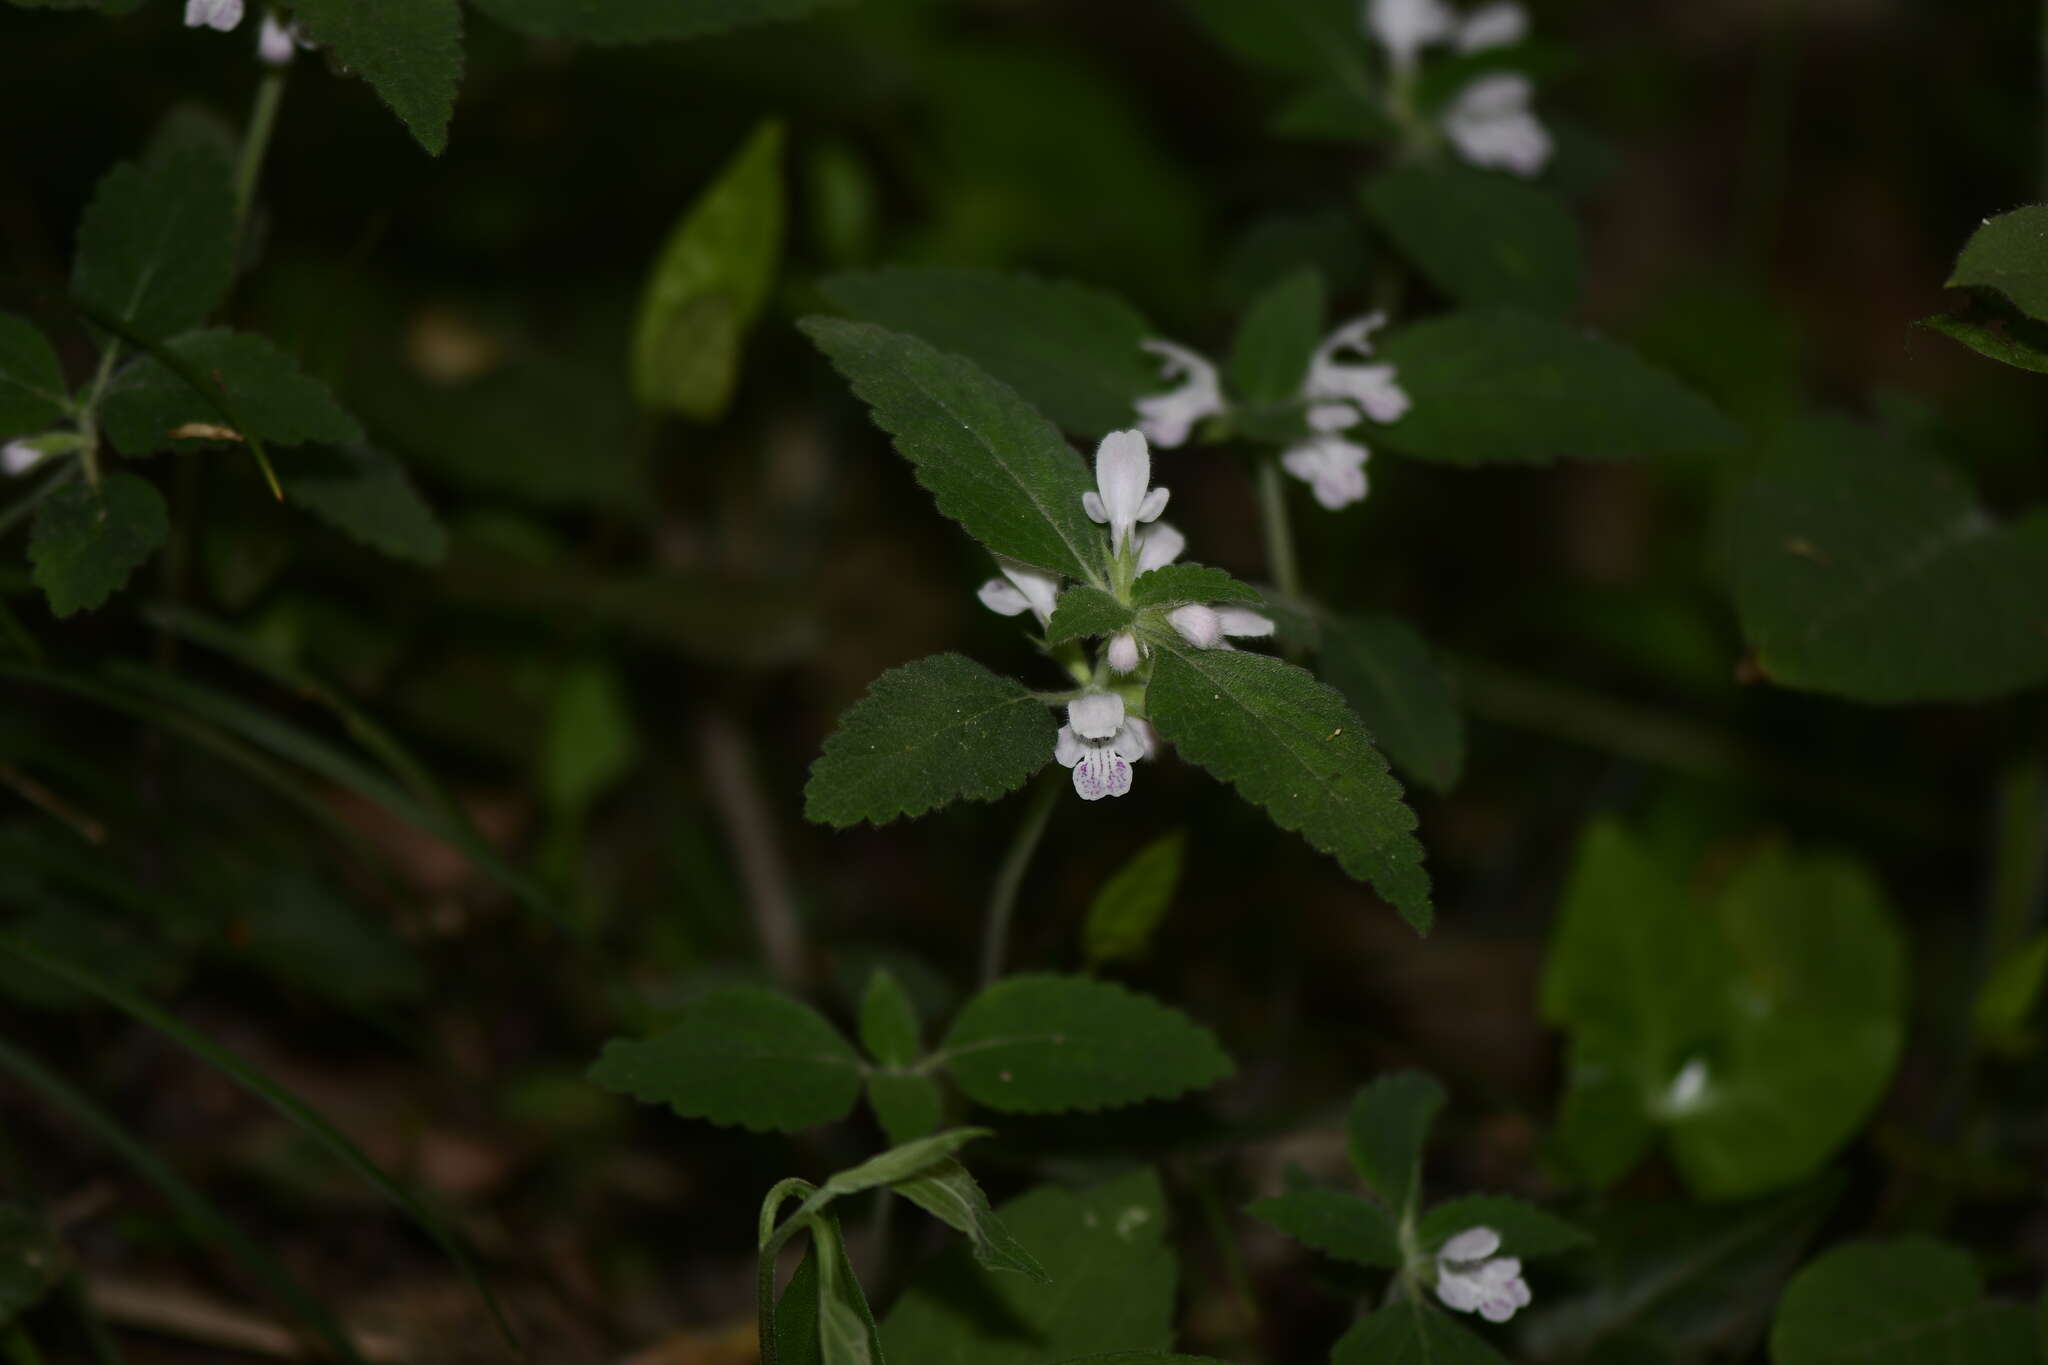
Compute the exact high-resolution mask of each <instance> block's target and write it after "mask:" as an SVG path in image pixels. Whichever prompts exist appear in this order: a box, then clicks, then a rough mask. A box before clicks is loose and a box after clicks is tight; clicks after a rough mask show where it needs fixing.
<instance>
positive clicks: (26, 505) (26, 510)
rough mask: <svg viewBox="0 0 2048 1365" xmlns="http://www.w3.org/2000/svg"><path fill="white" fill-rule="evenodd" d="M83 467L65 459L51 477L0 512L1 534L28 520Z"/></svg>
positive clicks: (52, 472)
mask: <svg viewBox="0 0 2048 1365" xmlns="http://www.w3.org/2000/svg"><path fill="white" fill-rule="evenodd" d="M81 467H82V466H80V465H79V464H78V463H77V462H76V461H74V460H66V461H64V462H63V463H62V464H60V465H58V466H57V468H56V469H54V470H52V471H51V473H50V477H49V478H47V479H44V480H43V481H42V482H41V483H40V484H37V485H36V487H35V489H34V490H33V491H32V492H30V493H29V495H28V496H27V497H25V498H23V499H21V501H19V502H17V503H15V504H14V505H13V506H11V507H9V508H8V509H7V510H6V511H4V512H0V536H4V535H6V534H7V533H8V532H9V531H12V530H13V529H14V528H15V527H16V526H17V525H19V524H20V523H22V522H24V521H26V520H28V517H29V514H30V513H31V512H33V511H35V510H36V508H37V507H38V506H40V505H41V503H42V501H43V499H44V498H47V497H49V496H50V494H52V493H54V492H56V491H57V490H58V489H60V488H62V487H63V486H64V485H65V484H67V483H70V482H71V480H72V479H73V478H74V477H75V476H76V475H77V473H78V471H79V469H80V468H81Z"/></svg>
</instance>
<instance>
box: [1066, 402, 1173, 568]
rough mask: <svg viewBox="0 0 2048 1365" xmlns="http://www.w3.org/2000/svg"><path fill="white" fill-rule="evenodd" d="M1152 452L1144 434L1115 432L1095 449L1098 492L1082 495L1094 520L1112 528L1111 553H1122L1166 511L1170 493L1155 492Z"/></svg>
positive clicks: (1082, 502) (1083, 504)
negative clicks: (1146, 524) (1141, 525)
mask: <svg viewBox="0 0 2048 1365" xmlns="http://www.w3.org/2000/svg"><path fill="white" fill-rule="evenodd" d="M1151 483H1152V452H1151V451H1150V450H1149V449H1147V448H1146V445H1145V434H1144V433H1143V432H1141V431H1112V432H1111V433H1109V435H1107V436H1105V437H1103V438H1102V444H1101V445H1098V446H1096V447H1095V488H1094V490H1092V491H1090V492H1087V493H1083V494H1082V495H1081V507H1082V509H1083V510H1084V511H1086V512H1087V513H1088V516H1089V518H1090V519H1091V520H1094V521H1098V522H1101V523H1102V524H1103V525H1105V526H1107V527H1109V548H1110V551H1111V553H1113V554H1114V553H1120V552H1121V551H1122V549H1123V546H1124V544H1125V542H1126V541H1128V540H1129V539H1130V538H1131V534H1132V532H1134V531H1135V530H1137V526H1138V523H1139V522H1141V521H1157V520H1158V519H1159V514H1160V513H1161V512H1164V511H1165V510H1166V490H1165V489H1164V488H1152V487H1151V486H1150V485H1151Z"/></svg>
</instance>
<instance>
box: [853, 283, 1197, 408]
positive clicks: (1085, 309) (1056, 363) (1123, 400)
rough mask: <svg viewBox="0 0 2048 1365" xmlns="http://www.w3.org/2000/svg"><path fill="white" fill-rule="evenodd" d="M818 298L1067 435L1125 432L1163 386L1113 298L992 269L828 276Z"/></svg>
mask: <svg viewBox="0 0 2048 1365" xmlns="http://www.w3.org/2000/svg"><path fill="white" fill-rule="evenodd" d="M821 288H822V289H823V290H824V293H825V297H827V298H829V299H830V300H832V302H833V303H835V304H837V305H838V306H839V307H841V308H843V309H845V310H846V311H847V312H849V313H851V314H853V315H854V316H855V317H857V318H859V319H860V320H861V321H863V322H872V323H877V324H879V325H881V326H883V327H887V328H889V329H891V330H892V331H897V332H908V333H909V334H910V335H912V336H916V337H921V338H923V339H924V340H925V341H928V342H930V343H931V344H932V345H933V346H936V347H937V348H938V349H940V350H942V351H951V352H953V353H954V354H956V355H962V356H965V357H967V358H968V359H969V360H971V361H973V362H974V363H975V364H977V365H979V366H981V367H982V368H983V369H984V370H987V371H988V372H989V374H991V375H993V376H994V377H995V378H997V379H999V380H1001V381H1002V382H1003V383H1005V384H1008V385H1009V386H1010V387H1011V388H1013V389H1015V390H1016V391H1017V392H1018V393H1019V394H1021V395H1023V397H1024V398H1025V400H1026V401H1028V402H1029V403H1031V404H1032V405H1033V406H1034V407H1036V408H1037V409H1038V410H1039V411H1040V412H1043V413H1044V414H1045V415H1046V416H1048V417H1050V418H1051V419H1052V420H1053V421H1055V422H1057V423H1058V424H1059V425H1060V426H1061V427H1062V428H1064V429H1065V430H1067V431H1071V432H1075V433H1078V434H1080V435H1083V436H1089V437H1099V436H1103V435H1106V434H1107V433H1109V432H1112V431H1116V430H1119V429H1121V428H1123V427H1128V426H1130V425H1131V422H1132V420H1133V418H1134V417H1135V416H1136V410H1135V408H1134V404H1135V403H1136V401H1137V400H1138V399H1139V398H1141V397H1144V396H1146V395H1148V394H1152V393H1157V392H1159V391H1161V390H1162V389H1164V388H1165V387H1166V386H1165V384H1164V383H1163V381H1161V379H1160V378H1159V375H1158V373H1157V370H1156V368H1155V363H1154V361H1153V360H1152V359H1151V358H1150V357H1149V356H1148V355H1147V353H1146V352H1145V351H1144V350H1143V349H1142V347H1141V346H1140V344H1139V343H1141V342H1143V341H1145V340H1146V339H1147V338H1150V337H1154V336H1157V335H1158V332H1157V330H1156V329H1155V328H1154V327H1153V326H1152V324H1150V323H1149V322H1147V321H1145V319H1144V317H1143V315H1141V314H1140V313H1139V312H1138V310H1137V309H1135V308H1133V307H1131V305H1130V304H1128V303H1126V302H1124V301H1123V300H1122V299H1120V298H1118V297H1117V296H1116V295H1114V294H1107V293H1104V292H1102V291H1100V290H1095V289H1088V288H1085V287H1083V286H1081V285H1078V284H1070V283H1067V282H1066V281H1064V280H1042V279H1038V278H1036V277H1034V276H1031V275H1011V274H1004V273H1001V272H998V271H993V270H950V269H937V268H934V269H910V270H906V269H892V270H874V271H858V272H853V273H849V274H844V275H834V276H832V277H831V278H830V279H827V280H825V281H824V282H823V284H822V286H821Z"/></svg>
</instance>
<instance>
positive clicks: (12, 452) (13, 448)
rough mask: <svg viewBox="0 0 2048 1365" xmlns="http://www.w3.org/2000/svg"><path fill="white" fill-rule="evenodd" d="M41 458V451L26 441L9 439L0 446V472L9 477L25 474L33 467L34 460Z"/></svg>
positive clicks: (34, 465) (34, 464)
mask: <svg viewBox="0 0 2048 1365" xmlns="http://www.w3.org/2000/svg"><path fill="white" fill-rule="evenodd" d="M42 458H43V452H42V451H40V450H38V449H36V448H35V447H34V446H33V445H30V444H29V443H28V442H27V441H9V442H8V443H7V444H6V445H4V446H0V473H4V474H6V475H7V476H8V477H9V478H13V477H15V476H16V475H20V474H26V473H28V472H29V470H31V469H34V468H35V467H36V462H37V461H38V460H40V459H42Z"/></svg>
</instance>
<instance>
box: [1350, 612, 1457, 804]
mask: <svg viewBox="0 0 2048 1365" xmlns="http://www.w3.org/2000/svg"><path fill="white" fill-rule="evenodd" d="M1318 626H1319V627H1320V628H1319V630H1318V632H1317V636H1318V640H1319V648H1318V652H1317V655H1316V671H1317V672H1318V673H1319V674H1321V676H1322V679H1323V681H1324V682H1326V683H1328V684H1330V686H1332V687H1334V688H1336V689H1337V690H1338V691H1339V692H1341V693H1343V694H1344V700H1346V701H1348V702H1350V703H1351V706H1352V709H1353V710H1355V711H1357V712H1358V718H1359V719H1360V720H1362V721H1364V722H1365V726H1366V729H1368V730H1370V731H1371V732H1372V737H1373V741H1374V743H1376V744H1378V745H1379V746H1380V748H1382V749H1384V750H1385V751H1386V754H1387V757H1388V758H1391V759H1392V760H1393V761H1394V762H1395V763H1396V764H1397V765H1399V767H1400V768H1401V769H1402V770H1403V771H1405V772H1406V773H1407V774H1408V775H1409V776H1410V777H1413V778H1414V779H1415V780H1416V781H1418V782H1420V783H1422V785H1424V786H1425V787H1428V788H1429V789H1430V790H1432V791H1438V792H1444V791H1449V790H1450V789H1451V788H1452V787H1455V786H1456V785H1457V784H1458V776H1459V774H1460V773H1462V772H1463V771H1464V767H1465V717H1464V714H1463V713H1462V712H1461V711H1459V709H1458V702H1457V698H1456V696H1455V695H1454V694H1453V692H1452V689H1451V680H1450V679H1449V678H1448V677H1447V676H1446V675H1445V674H1444V671H1443V669H1442V668H1441V667H1439V666H1438V664H1437V661H1436V659H1435V658H1434V657H1433V656H1432V655H1431V653H1430V649H1429V646H1428V645H1427V644H1425V643H1424V642H1423V639H1422V637H1421V636H1420V635H1417V634H1416V633H1415V629H1414V627H1412V626H1410V625H1409V624H1408V623H1407V622H1406V621H1403V620H1401V619H1400V618H1399V617H1395V616H1382V615H1372V616H1324V617H1322V618H1321V619H1320V621H1319V622H1318Z"/></svg>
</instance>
